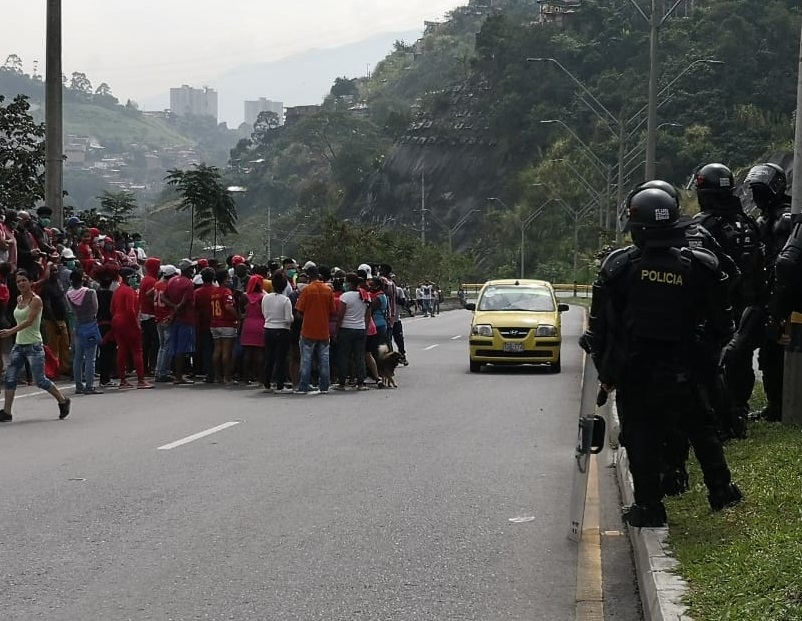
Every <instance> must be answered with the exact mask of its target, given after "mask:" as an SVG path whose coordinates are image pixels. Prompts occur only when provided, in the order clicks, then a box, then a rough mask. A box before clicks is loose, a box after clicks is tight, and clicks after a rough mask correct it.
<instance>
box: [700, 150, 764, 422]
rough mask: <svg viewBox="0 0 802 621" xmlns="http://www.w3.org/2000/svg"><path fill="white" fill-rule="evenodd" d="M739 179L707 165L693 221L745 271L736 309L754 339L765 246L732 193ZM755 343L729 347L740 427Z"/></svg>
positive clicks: (729, 377)
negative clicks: (698, 208)
mask: <svg viewBox="0 0 802 621" xmlns="http://www.w3.org/2000/svg"><path fill="white" fill-rule="evenodd" d="M734 187H735V180H734V178H733V175H732V172H731V171H730V169H729V168H727V167H726V166H724V165H723V164H707V165H706V166H703V167H702V168H700V169H699V171H697V173H696V195H697V197H698V199H699V206H700V207H701V211H700V212H699V213H698V214H696V216H694V222H696V223H698V224H700V225H701V226H703V227H704V228H705V229H707V230H708V231H709V232H710V234H711V235H712V236H713V237H714V238H715V239H716V241H717V242H718V243H719V245H720V246H721V248H722V249H723V250H724V252H725V253H726V254H728V255H729V256H730V257H731V258H732V259H733V261H735V264H736V265H737V266H738V269H739V270H740V272H741V278H740V280H739V282H738V284H737V286H735V287H734V288H733V290H732V308H733V313H734V317H735V320H736V322H737V323H738V325H739V330H740V331H741V332H740V333H741V334H752V333H754V331H755V330H759V329H760V326H762V325H764V324H765V313H764V306H765V303H766V296H767V282H766V269H765V259H764V249H763V244H762V242H761V240H760V232H759V231H758V228H757V224H756V223H755V221H754V220H753V219H752V218H750V217H749V216H747V215H746V214H745V213H744V210H743V206H742V205H741V201H740V199H739V198H738V197H737V196H735V195H734V194H733V190H734ZM756 347H757V344H756V343H753V342H750V341H747V340H746V339H742V340H740V341H737V342H734V343H732V344H731V345H730V346H728V347H727V349H726V351H725V356H724V377H725V379H726V384H727V390H728V392H729V394H730V396H731V398H732V400H733V403H734V408H735V416H736V417H737V419H738V420H739V421H740V422H739V423H738V425H739V426H742V424H743V422H745V421H746V419H747V416H748V413H749V397H750V396H751V395H752V389H753V388H754V384H755V373H754V370H753V368H752V354H753V352H754V350H755V349H756Z"/></svg>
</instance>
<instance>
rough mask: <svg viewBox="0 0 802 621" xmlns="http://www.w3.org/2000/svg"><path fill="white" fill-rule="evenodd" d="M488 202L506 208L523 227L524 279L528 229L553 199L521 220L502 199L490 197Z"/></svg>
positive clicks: (522, 259) (522, 264)
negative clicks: (493, 202) (525, 246)
mask: <svg viewBox="0 0 802 621" xmlns="http://www.w3.org/2000/svg"><path fill="white" fill-rule="evenodd" d="M487 200H489V201H495V202H497V203H499V204H500V205H501V206H502V207H504V208H505V209H506V210H507V211H509V212H510V213H511V214H513V216H514V217H515V219H516V220H517V221H518V224H519V225H520V227H521V276H520V277H521V278H522V279H523V277H524V271H525V265H524V245H525V243H526V229H528V228H529V225H530V224H532V222H534V221H535V219H536V218H537V217H538V216H539V215H540V214H542V213H543V210H544V209H545V208H546V205H548V204H549V203H550V202H551V201H552V200H553V199H551V198H550V199H549V200H547V201H546V202H545V203H543V204H542V205H541V206H540V207H538V208H537V209H535V211H533V212H532V213H530V214H529V215H528V216H527V217H526V218H521V216H519V215H518V214H516V213H515V212H514V211H512V210H511V209H510V208H509V207H507V204H506V203H505V202H504V201H503V200H501V199H500V198H496V197H494V196H491V197H488V199H487Z"/></svg>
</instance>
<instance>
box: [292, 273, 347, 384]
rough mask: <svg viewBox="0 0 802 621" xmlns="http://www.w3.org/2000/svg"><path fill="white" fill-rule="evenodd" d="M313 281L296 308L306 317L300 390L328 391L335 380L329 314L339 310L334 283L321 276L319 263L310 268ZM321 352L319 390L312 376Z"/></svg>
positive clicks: (302, 294)
mask: <svg viewBox="0 0 802 621" xmlns="http://www.w3.org/2000/svg"><path fill="white" fill-rule="evenodd" d="M306 275H307V277H308V278H309V284H307V285H306V287H304V289H303V291H302V292H301V296H300V297H299V298H298V302H297V304H296V305H295V310H296V311H297V312H298V313H299V314H300V315H301V316H302V317H303V323H302V324H301V371H300V375H301V377H300V380H299V382H298V390H297V391H296V392H297V393H298V394H301V395H306V394H327V393H328V392H329V384H330V383H331V372H330V369H329V316H330V315H331V314H332V313H334V312H336V310H337V308H336V306H335V305H334V293H333V292H332V290H331V287H329V286H328V285H326V284H325V283H322V282H320V281H319V280H318V278H319V276H320V274H319V272H318V269H317V267H316V266H315V265H310V266H309V267H308V268H307V270H306ZM315 355H316V356H317V360H318V371H319V373H320V385H319V390H314V391H311V392H310V390H309V381H310V378H311V376H312V357H313V356H315Z"/></svg>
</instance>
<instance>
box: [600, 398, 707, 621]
mask: <svg viewBox="0 0 802 621" xmlns="http://www.w3.org/2000/svg"><path fill="white" fill-rule="evenodd" d="M610 419H611V420H610V425H609V428H610V431H609V436H610V437H611V438H615V439H616V441H617V438H618V428H619V424H618V412H617V410H616V408H615V404H613V407H612V408H611V410H610ZM613 459H614V463H615V465H616V472H617V474H618V486H619V488H620V490H621V496H622V498H623V500H624V504H625V505H629V504H632V503H633V502H634V501H635V496H634V488H633V485H632V475H631V474H630V472H629V459H628V457H627V451H626V449H624V448H623V447H620V448H618V449H616V450H615V451H614V455H613ZM627 530H628V532H629V539H630V542H631V543H632V550H633V554H634V557H635V572H636V574H637V576H638V586H639V588H640V595H641V602H642V605H643V615H644V618H645V619H646V621H692V619H691V617H689V616H688V615H687V607H686V606H685V605H683V603H682V597H683V596H684V595H685V593H686V592H687V590H688V585H687V583H686V582H685V580H683V579H682V578H681V577H680V576H678V575H676V573H675V570H676V567H677V565H678V562H677V560H676V559H675V558H674V557H673V556H672V555H671V553H670V551H669V548H668V545H667V543H666V540H667V538H668V528H632V527H628V528H627Z"/></svg>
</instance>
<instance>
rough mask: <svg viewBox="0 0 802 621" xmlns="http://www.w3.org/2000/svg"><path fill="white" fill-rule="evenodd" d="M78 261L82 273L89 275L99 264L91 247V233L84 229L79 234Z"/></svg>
mask: <svg viewBox="0 0 802 621" xmlns="http://www.w3.org/2000/svg"><path fill="white" fill-rule="evenodd" d="M78 260H79V261H80V262H81V267H82V268H83V269H84V272H86V273H87V274H90V275H91V274H92V270H93V269H95V266H96V265H98V264H99V263H100V261H98V260H97V256H96V255H95V251H94V248H93V246H92V232H91V230H90V229H84V231H83V233H82V234H81V243H80V244H78Z"/></svg>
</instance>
